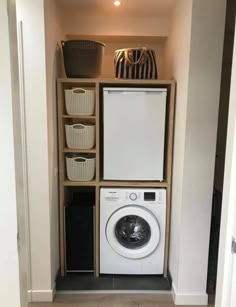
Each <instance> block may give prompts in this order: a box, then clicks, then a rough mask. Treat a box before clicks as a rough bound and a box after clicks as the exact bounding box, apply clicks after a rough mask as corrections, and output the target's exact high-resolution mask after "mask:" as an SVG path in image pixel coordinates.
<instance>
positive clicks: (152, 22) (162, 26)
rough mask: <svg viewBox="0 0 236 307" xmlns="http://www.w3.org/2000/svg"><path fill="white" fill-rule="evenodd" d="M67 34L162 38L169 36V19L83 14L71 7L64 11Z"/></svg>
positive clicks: (63, 16)
mask: <svg viewBox="0 0 236 307" xmlns="http://www.w3.org/2000/svg"><path fill="white" fill-rule="evenodd" d="M61 15H62V22H63V29H64V33H65V34H75V35H77V34H82V35H84V34H86V35H118V36H120V35H126V36H160V37H166V36H168V34H169V26H170V19H169V18H134V17H129V18H128V17H123V18H122V17H115V16H96V15H95V16H93V15H91V16H90V15H88V14H86V15H85V14H81V13H80V12H79V10H73V9H71V8H70V7H68V8H67V9H65V8H63V10H62V14H61Z"/></svg>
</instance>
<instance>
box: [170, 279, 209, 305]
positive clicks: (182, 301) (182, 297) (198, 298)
mask: <svg viewBox="0 0 236 307" xmlns="http://www.w3.org/2000/svg"><path fill="white" fill-rule="evenodd" d="M172 295H173V299H174V303H175V305H195V306H198V305H202V306H207V305H208V295H207V294H206V293H178V292H177V291H176V287H175V284H174V283H173V281H172Z"/></svg>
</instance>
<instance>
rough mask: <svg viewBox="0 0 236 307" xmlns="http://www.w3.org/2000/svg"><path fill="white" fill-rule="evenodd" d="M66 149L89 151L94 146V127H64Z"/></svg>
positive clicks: (81, 125)
mask: <svg viewBox="0 0 236 307" xmlns="http://www.w3.org/2000/svg"><path fill="white" fill-rule="evenodd" d="M65 130H66V143H67V146H68V148H79V149H91V148H93V147H94V145H95V125H84V124H74V125H65Z"/></svg>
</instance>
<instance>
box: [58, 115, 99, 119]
mask: <svg viewBox="0 0 236 307" xmlns="http://www.w3.org/2000/svg"><path fill="white" fill-rule="evenodd" d="M62 118H68V119H74V118H77V119H94V120H95V119H96V116H95V115H62Z"/></svg>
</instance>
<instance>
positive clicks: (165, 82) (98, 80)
mask: <svg viewBox="0 0 236 307" xmlns="http://www.w3.org/2000/svg"><path fill="white" fill-rule="evenodd" d="M57 82H58V83H85V84H86V83H94V84H96V83H99V84H100V85H102V84H103V83H105V84H107V83H111V84H138V85H142V84H147V85H148V84H151V85H152V84H153V85H172V84H175V82H176V81H175V80H173V79H172V80H161V79H142V80H140V79H116V78H96V79H93V78H91V79H87V78H86V79H85V78H84V79H83V78H58V79H57Z"/></svg>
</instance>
